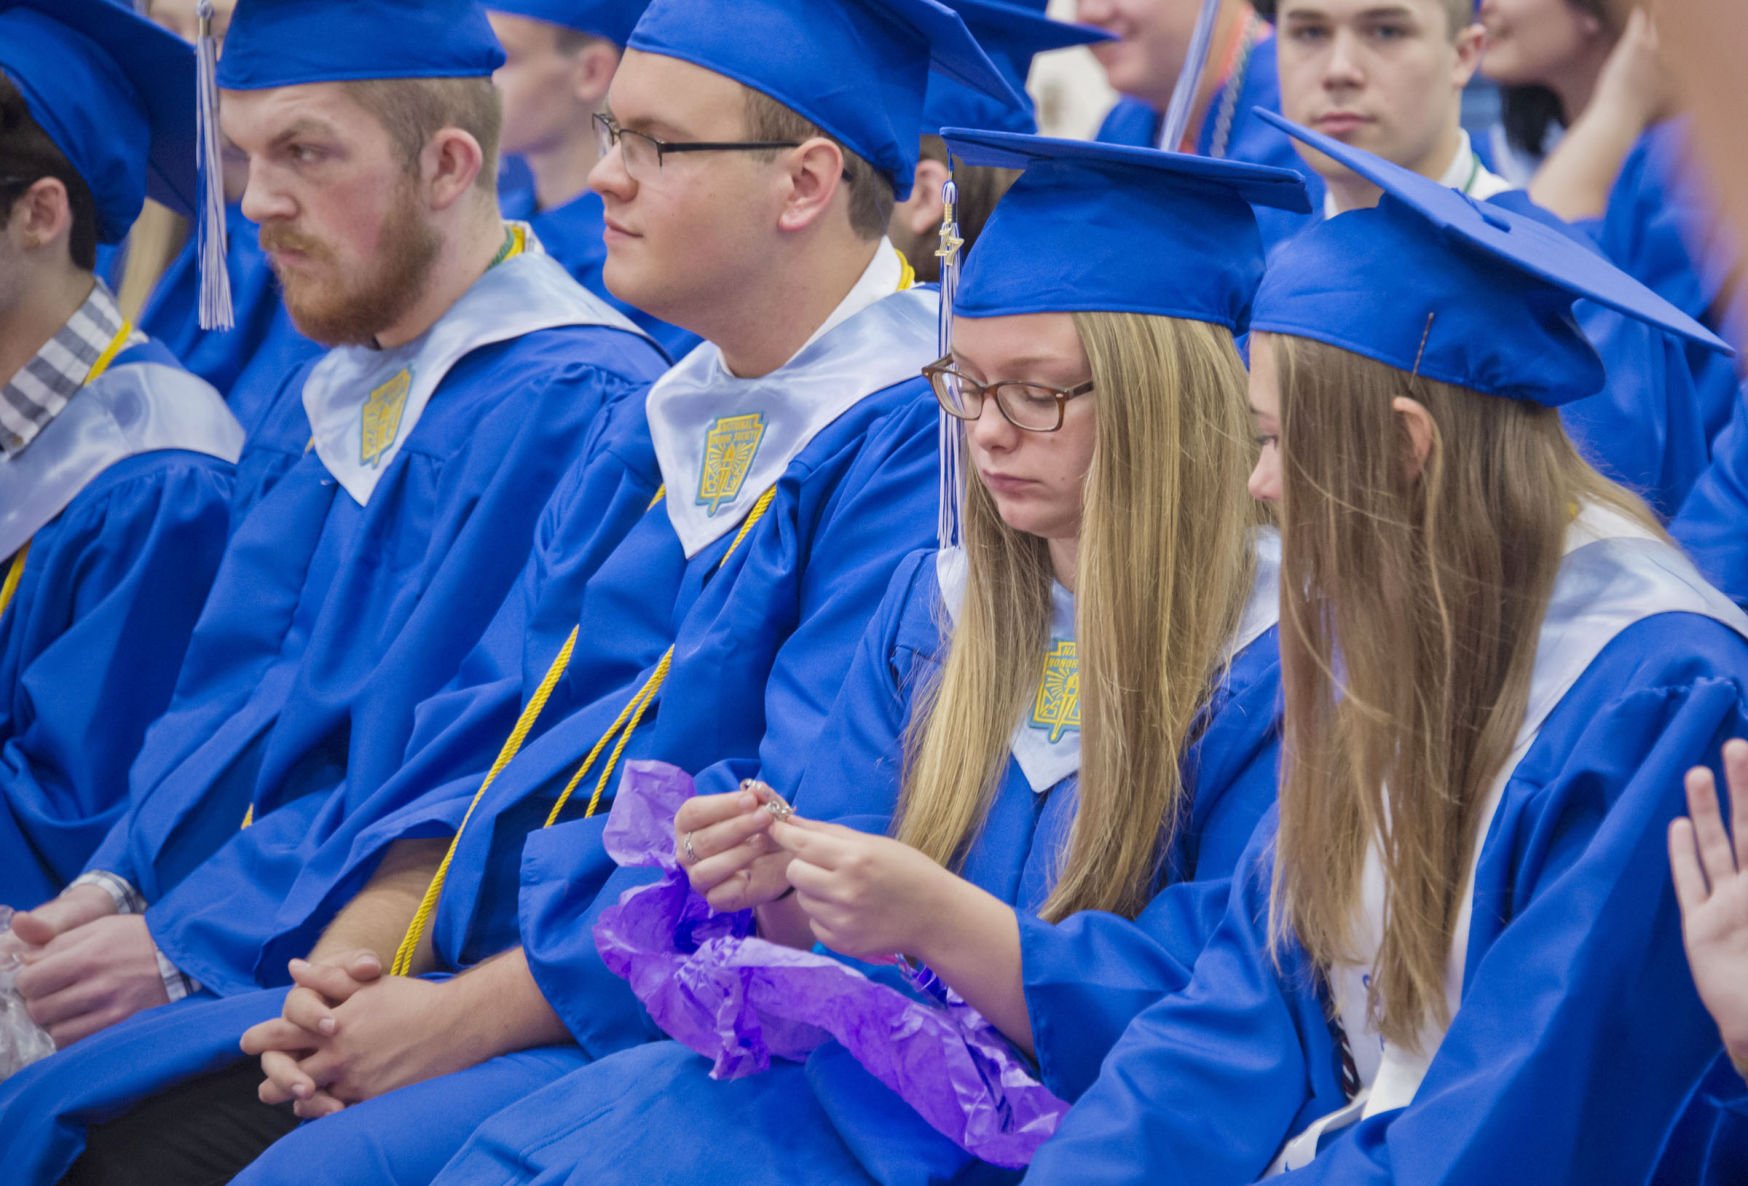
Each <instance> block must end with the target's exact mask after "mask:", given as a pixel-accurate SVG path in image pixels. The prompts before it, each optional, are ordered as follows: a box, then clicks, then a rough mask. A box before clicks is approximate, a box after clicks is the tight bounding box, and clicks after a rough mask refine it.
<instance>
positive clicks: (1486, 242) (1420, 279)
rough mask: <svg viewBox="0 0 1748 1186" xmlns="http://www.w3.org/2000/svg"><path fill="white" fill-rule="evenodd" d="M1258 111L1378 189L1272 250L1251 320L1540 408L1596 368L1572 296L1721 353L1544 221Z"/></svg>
mask: <svg viewBox="0 0 1748 1186" xmlns="http://www.w3.org/2000/svg"><path fill="white" fill-rule="evenodd" d="M1257 115H1259V116H1260V117H1261V118H1263V119H1265V120H1267V121H1268V122H1269V123H1271V124H1274V125H1275V126H1276V127H1278V128H1280V129H1281V130H1282V131H1284V132H1286V133H1287V134H1288V135H1290V136H1292V137H1293V138H1295V139H1297V140H1299V141H1301V142H1303V143H1305V144H1307V145H1309V146H1310V147H1312V148H1315V149H1317V150H1318V151H1319V152H1323V153H1325V154H1327V155H1328V156H1330V157H1331V158H1333V159H1334V160H1336V161H1338V162H1340V163H1341V164H1342V165H1344V166H1346V167H1347V168H1349V169H1351V170H1353V171H1354V172H1355V173H1357V174H1359V175H1360V176H1361V177H1364V178H1365V179H1366V180H1368V181H1370V182H1372V183H1373V184H1374V185H1377V186H1378V187H1379V188H1380V189H1382V190H1383V191H1384V193H1383V197H1382V199H1381V200H1380V201H1379V203H1378V205H1377V206H1376V207H1373V208H1372V209H1369V210H1353V211H1350V212H1348V213H1346V214H1341V215H1338V216H1336V217H1335V218H1332V219H1329V220H1328V221H1327V222H1324V223H1321V224H1319V225H1317V226H1313V227H1311V228H1310V229H1308V230H1306V231H1305V232H1303V233H1302V234H1300V235H1299V236H1297V237H1296V238H1293V239H1290V240H1288V241H1287V242H1286V243H1285V244H1284V245H1283V246H1281V247H1280V248H1279V249H1278V250H1277V251H1276V252H1275V254H1274V255H1273V256H1272V257H1271V258H1270V260H1269V269H1268V274H1267V275H1266V276H1265V277H1264V279H1263V282H1262V286H1261V288H1260V290H1259V291H1258V293H1257V297H1256V307H1255V310H1254V311H1253V313H1252V317H1251V329H1252V330H1259V331H1263V332H1267V333H1276V334H1288V335H1291V336H1294V337H1301V338H1310V339H1313V340H1315V341H1319V342H1326V343H1328V344H1329V345H1332V346H1337V347H1339V348H1341V349H1343V350H1347V351H1351V352H1352V353H1355V354H1359V355H1363V356H1364V357H1366V358H1372V359H1376V360H1377V361H1379V362H1382V363H1385V364H1387V365H1389V366H1392V367H1395V368H1396V369H1397V370H1401V371H1408V372H1410V373H1418V374H1421V375H1424V376H1426V377H1427V378H1429V379H1436V380H1438V381H1440V382H1443V383H1454V384H1456V385H1458V386H1461V387H1467V388H1470V389H1471V390H1474V391H1478V392H1482V393H1484V394H1487V395H1496V396H1503V397H1505V398H1508V399H1522V400H1531V401H1533V402H1535V403H1538V404H1545V405H1547V406H1550V407H1555V406H1558V405H1560V404H1564V403H1570V402H1571V401H1572V400H1575V399H1582V398H1583V397H1585V396H1587V395H1594V394H1595V393H1596V392H1597V391H1599V390H1601V389H1602V386H1603V382H1604V379H1605V376H1604V374H1603V368H1602V363H1601V361H1600V360H1599V359H1598V358H1597V354H1596V351H1595V349H1594V348H1593V347H1592V346H1591V344H1590V341H1589V339H1587V338H1586V337H1585V336H1584V333H1583V331H1582V330H1581V329H1579V327H1578V323H1577V321H1576V320H1575V319H1574V318H1573V315H1572V305H1573V303H1574V302H1575V301H1578V300H1590V301H1595V302H1596V303H1597V304H1599V305H1604V306H1606V307H1608V308H1610V309H1614V310H1615V311H1617V312H1619V313H1622V314H1624V315H1626V316H1628V317H1632V318H1635V319H1637V320H1639V321H1642V322H1645V323H1646V324H1647V325H1650V326H1653V327H1655V328H1657V329H1661V330H1664V331H1666V332H1668V333H1672V334H1675V335H1676V336H1678V337H1681V338H1685V339H1687V340H1688V341H1690V342H1694V343H1696V344H1698V345H1701V346H1704V347H1708V348H1710V349H1713V350H1718V351H1722V352H1726V353H1727V352H1729V349H1730V348H1729V347H1728V346H1727V345H1725V343H1724V342H1723V341H1722V340H1720V339H1719V338H1718V337H1717V336H1716V335H1714V334H1713V333H1711V331H1709V330H1707V329H1706V328H1705V327H1704V326H1702V325H1700V324H1699V323H1698V322H1697V321H1695V320H1693V319H1692V318H1691V317H1689V316H1687V315H1686V314H1685V313H1682V312H1681V311H1680V310H1679V309H1677V308H1675V306H1673V305H1671V304H1670V303H1669V302H1667V301H1665V300H1664V299H1663V298H1662V297H1660V296H1658V295H1657V294H1656V293H1654V292H1652V291H1651V290H1650V289H1648V288H1646V287H1645V286H1644V285H1642V284H1640V283H1639V282H1638V281H1637V280H1634V279H1633V278H1632V277H1631V276H1628V275H1627V274H1626V273H1625V272H1622V271H1621V270H1620V269H1619V268H1616V267H1615V266H1614V265H1613V264H1611V263H1609V262H1608V260H1606V259H1605V258H1603V256H1602V255H1601V254H1600V253H1598V252H1596V251H1594V250H1592V249H1591V248H1589V247H1587V246H1585V245H1584V244H1582V243H1581V242H1579V241H1578V240H1577V239H1575V238H1573V237H1571V236H1569V235H1565V234H1562V233H1561V232H1559V231H1557V230H1555V229H1554V228H1552V227H1550V226H1548V225H1546V224H1545V223H1544V222H1543V221H1541V220H1539V219H1536V218H1531V217H1529V216H1527V215H1524V214H1521V213H1518V212H1517V211H1514V210H1508V209H1506V208H1504V207H1502V206H1499V205H1496V204H1494V203H1491V202H1478V201H1476V200H1475V199H1473V198H1471V197H1469V196H1468V195H1467V194H1464V193H1461V192H1459V191H1457V190H1454V189H1451V188H1449V187H1448V186H1445V185H1441V184H1439V183H1438V182H1437V181H1434V180H1432V179H1430V178H1426V177H1422V176H1420V175H1419V174H1418V173H1414V172H1411V171H1410V170H1408V169H1404V168H1402V167H1401V166H1399V165H1395V164H1392V163H1390V162H1389V161H1385V160H1383V159H1381V158H1379V157H1377V156H1374V155H1372V154H1371V153H1369V152H1364V151H1362V150H1360V149H1357V148H1351V147H1349V146H1348V145H1345V144H1342V143H1341V142H1340V141H1337V140H1333V139H1331V138H1329V137H1328V136H1324V135H1322V134H1321V133H1318V132H1314V131H1311V130H1309V129H1307V128H1302V127H1299V126H1298V125H1296V124H1293V123H1290V122H1288V121H1287V120H1285V119H1283V118H1281V117H1280V116H1279V115H1276V114H1274V113H1273V112H1268V111H1263V110H1261V109H1258V110H1257ZM1429 319H1430V321H1429Z"/></svg>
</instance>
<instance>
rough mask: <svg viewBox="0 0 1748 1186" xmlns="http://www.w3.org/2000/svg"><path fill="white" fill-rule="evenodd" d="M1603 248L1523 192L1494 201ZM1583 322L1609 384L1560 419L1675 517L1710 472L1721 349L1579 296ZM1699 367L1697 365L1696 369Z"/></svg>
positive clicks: (1593, 454) (1576, 439)
mask: <svg viewBox="0 0 1748 1186" xmlns="http://www.w3.org/2000/svg"><path fill="white" fill-rule="evenodd" d="M1488 200H1489V201H1490V202H1493V203H1494V204H1495V205H1499V206H1504V207H1506V208H1507V209H1509V210H1511V211H1513V212H1515V213H1518V214H1523V215H1526V216H1528V217H1531V218H1535V219H1538V220H1540V221H1541V222H1543V223H1545V224H1547V225H1548V226H1551V227H1553V228H1554V229H1555V230H1558V231H1560V232H1562V233H1563V234H1565V235H1567V236H1568V237H1570V238H1572V239H1575V240H1577V241H1578V242H1580V243H1583V244H1584V245H1585V246H1586V247H1590V248H1592V249H1595V248H1596V241H1595V239H1594V238H1593V237H1592V236H1591V235H1590V234H1589V233H1588V232H1586V231H1584V230H1581V229H1579V228H1578V227H1575V226H1573V225H1572V224H1570V223H1567V222H1565V221H1564V220H1562V219H1561V218H1559V217H1558V216H1557V215H1555V214H1553V213H1551V212H1549V211H1547V210H1545V209H1543V208H1542V207H1540V206H1538V205H1536V204H1535V203H1534V202H1533V201H1531V200H1530V197H1529V195H1528V194H1527V193H1526V192H1524V191H1523V190H1508V191H1506V192H1505V193H1502V194H1497V195H1495V196H1494V197H1492V198H1489V199H1488ZM1574 315H1575V316H1576V317H1577V319H1578V324H1579V326H1580V327H1581V328H1582V329H1583V330H1584V333H1585V336H1586V337H1588V338H1589V339H1590V342H1591V345H1593V346H1594V347H1595V348H1596V352H1597V354H1598V356H1599V357H1600V358H1601V359H1602V363H1603V367H1604V369H1605V370H1606V372H1607V375H1608V382H1607V384H1606V386H1604V388H1603V389H1602V390H1601V391H1599V392H1597V393H1596V394H1595V395H1593V396H1590V397H1589V398H1587V399H1581V400H1576V401H1574V402H1573V403H1569V404H1566V405H1564V406H1562V407H1561V408H1560V422H1561V423H1562V424H1564V425H1565V427H1566V432H1567V435H1569V436H1570V437H1571V438H1572V441H1573V443H1574V444H1576V445H1577V446H1578V449H1579V451H1580V452H1581V453H1583V454H1584V456H1585V458H1586V459H1587V460H1588V461H1589V462H1590V463H1591V464H1592V465H1594V466H1596V467H1597V468H1598V469H1600V470H1601V471H1602V472H1603V473H1604V474H1606V475H1607V476H1608V477H1610V478H1612V479H1613V480H1615V481H1616V482H1619V483H1620V484H1622V485H1623V486H1626V487H1628V488H1630V489H1632V490H1635V491H1637V492H1638V493H1639V494H1641V495H1643V496H1644V498H1645V501H1647V502H1648V503H1650V504H1651V508H1652V509H1653V510H1655V511H1656V512H1657V515H1658V517H1659V518H1660V519H1663V520H1668V519H1669V517H1670V516H1672V515H1674V514H1675V512H1676V510H1677V508H1679V507H1680V506H1681V505H1682V503H1683V502H1684V501H1685V500H1686V499H1687V497H1688V495H1689V492H1690V491H1691V490H1692V488H1693V485H1694V483H1695V482H1697V481H1698V480H1699V478H1700V475H1701V474H1702V473H1704V472H1705V469H1706V467H1707V465H1708V463H1709V457H1710V452H1711V445H1710V438H1709V437H1708V435H1707V428H1706V423H1705V416H1706V410H1705V407H1704V404H1705V402H1706V401H1707V400H1708V399H1710V398H1711V397H1710V396H1709V395H1707V394H1705V393H1704V390H1703V388H1704V387H1705V385H1706V384H1708V383H1710V382H1712V381H1713V380H1714V379H1715V377H1716V371H1715V370H1714V369H1713V365H1714V364H1713V362H1712V361H1711V360H1715V359H1717V358H1718V356H1717V355H1714V354H1709V353H1708V354H1705V355H1703V356H1702V355H1701V354H1700V353H1699V352H1697V351H1694V350H1693V349H1691V348H1690V347H1688V346H1687V345H1686V344H1685V343H1683V342H1681V341H1678V340H1677V339H1676V338H1674V337H1672V336H1670V335H1669V334H1665V333H1662V332H1660V331H1658V330H1655V329H1653V328H1651V327H1650V326H1648V325H1646V324H1644V323H1643V322H1641V321H1637V320H1635V319H1633V318H1631V317H1625V316H1622V315H1621V314H1619V313H1617V312H1615V311H1614V310H1613V309H1605V308H1603V307H1602V306H1601V305H1598V304H1596V303H1595V302H1592V301H1580V302H1578V304H1577V306H1576V307H1575V309H1574ZM1696 368H1697V369H1696Z"/></svg>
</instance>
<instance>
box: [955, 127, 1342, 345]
mask: <svg viewBox="0 0 1748 1186" xmlns="http://www.w3.org/2000/svg"><path fill="white" fill-rule="evenodd" d="M941 135H942V136H943V137H945V139H946V141H947V147H948V148H950V149H951V150H952V151H953V153H954V154H955V155H957V156H958V157H959V158H961V159H962V160H964V161H965V163H966V164H970V165H993V166H996V167H999V168H1009V169H1016V168H1017V169H1023V170H1024V172H1023V173H1022V174H1021V175H1020V177H1019V179H1018V180H1017V181H1015V182H1014V184H1013V187H1012V188H1011V189H1009V190H1008V192H1007V195H1006V196H1005V197H1003V198H1002V200H1001V201H1000V202H999V203H997V204H996V208H995V213H994V214H992V215H991V216H990V219H989V222H988V224H987V225H986V226H985V227H984V229H983V233H982V235H980V236H979V237H978V240H977V249H976V250H975V251H973V252H971V253H970V254H969V255H968V256H967V257H966V263H965V269H964V272H963V274H962V275H961V276H960V278H959V281H958V288H957V291H956V293H955V296H954V303H953V312H954V314H955V315H956V316H959V317H1004V316H1007V315H1010V314H1015V313H1069V312H1087V311H1102V312H1113V313H1146V314H1152V315H1155V316H1160V317H1183V318H1189V319H1191V320H1195V321H1210V322H1214V323H1215V324H1218V325H1224V326H1226V327H1227V328H1229V329H1232V330H1234V331H1235V332H1236V331H1241V330H1242V329H1243V327H1244V324H1245V321H1246V318H1247V314H1248V312H1249V309H1250V302H1251V295H1252V294H1253V293H1254V292H1255V290H1256V285H1257V283H1258V281H1259V280H1260V279H1261V278H1262V274H1263V243H1262V236H1261V234H1260V233H1259V232H1258V231H1257V227H1256V216H1255V214H1254V213H1253V212H1252V207H1253V206H1267V207H1271V208H1274V209H1279V210H1291V211H1296V212H1298V213H1305V212H1307V211H1309V210H1310V209H1311V203H1310V199H1309V198H1308V197H1307V196H1306V193H1305V180H1304V178H1303V177H1301V176H1300V175H1299V174H1298V173H1296V172H1294V171H1293V170H1291V169H1276V168H1272V167H1270V166H1267V165H1252V164H1247V163H1244V162H1241V161H1228V160H1218V159H1215V158H1212V157H1202V156H1192V155H1188V154H1184V153H1176V152H1161V151H1158V150H1157V149H1151V148H1134V147H1130V146H1127V145H1119V144H1099V143H1093V142H1089V141H1084V140H1059V139H1055V138H1052V137H1046V136H1025V135H1019V134H1016V133H1012V132H983V131H971V130H969V129H965V128H946V129H943V130H942V133H941Z"/></svg>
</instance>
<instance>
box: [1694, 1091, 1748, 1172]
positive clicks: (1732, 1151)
mask: <svg viewBox="0 0 1748 1186" xmlns="http://www.w3.org/2000/svg"><path fill="white" fill-rule="evenodd" d="M1722 1061H1723V1064H1724V1068H1725V1069H1726V1070H1727V1071H1728V1072H1729V1074H1730V1075H1732V1076H1736V1071H1735V1068H1734V1067H1731V1066H1730V1065H1729V1060H1728V1059H1724V1060H1722ZM1724 1090H1725V1094H1723V1095H1722V1096H1721V1097H1714V1099H1713V1100H1712V1101H1711V1102H1712V1105H1713V1110H1712V1116H1713V1118H1714V1121H1715V1123H1714V1125H1713V1127H1712V1130H1711V1132H1709V1133H1707V1134H1706V1150H1705V1166H1704V1169H1703V1170H1702V1171H1701V1173H1702V1177H1701V1180H1700V1181H1701V1186H1740V1184H1741V1183H1743V1182H1748V1091H1744V1090H1743V1086H1742V1080H1741V1078H1740V1077H1739V1076H1736V1077H1735V1081H1734V1083H1731V1084H1729V1085H1728V1087H1726V1088H1725V1089H1724Z"/></svg>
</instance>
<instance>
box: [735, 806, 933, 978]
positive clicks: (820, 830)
mask: <svg viewBox="0 0 1748 1186" xmlns="http://www.w3.org/2000/svg"><path fill="white" fill-rule="evenodd" d="M770 837H771V839H772V840H774V841H776V842H777V844H778V846H779V847H781V848H782V849H783V850H784V851H785V852H787V853H789V855H790V856H791V857H792V858H793V859H792V860H791V861H790V862H789V884H791V885H793V886H794V887H795V899H796V902H797V904H798V905H800V907H801V908H802V910H804V911H805V912H806V913H807V917H808V919H809V921H810V922H811V924H812V927H813V934H814V937H815V938H817V939H818V940H819V941H820V942H821V943H823V944H825V945H826V946H827V947H829V948H831V949H832V950H833V951H837V952H841V953H842V954H844V955H847V956H851V957H853V958H856V959H868V960H876V961H878V960H881V959H883V958H886V959H889V958H890V957H891V956H893V955H895V954H900V953H902V954H905V955H912V956H916V957H918V958H921V959H924V960H927V959H928V951H929V948H930V947H931V943H930V939H931V938H932V937H933V936H932V932H933V931H934V930H935V929H936V928H937V927H938V925H939V923H940V921H941V920H942V919H943V918H944V917H945V916H946V914H947V911H948V910H949V909H950V907H949V904H948V900H949V899H950V898H951V897H952V896H953V893H954V890H955V889H956V888H957V887H959V886H961V885H964V884H965V883H964V882H962V881H961V880H960V879H959V878H957V877H955V876H954V875H953V874H951V873H949V872H947V871H946V870H945V869H943V868H941V866H939V865H937V864H935V862H933V861H931V860H930V859H929V858H928V857H926V856H924V855H923V854H922V853H920V852H918V851H917V850H916V849H914V848H912V847H911V846H910V845H908V844H904V843H901V842H900V841H897V840H893V839H892V838H890V837H887V836H871V835H869V834H868V833H866V832H858V831H856V830H855V829H853V828H845V827H842V826H840V825H838V824H826V823H820V822H819V821H817V820H809V819H802V818H800V817H798V816H797V817H792V818H790V819H789V820H786V821H776V822H773V823H772V825H771V828H770Z"/></svg>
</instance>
